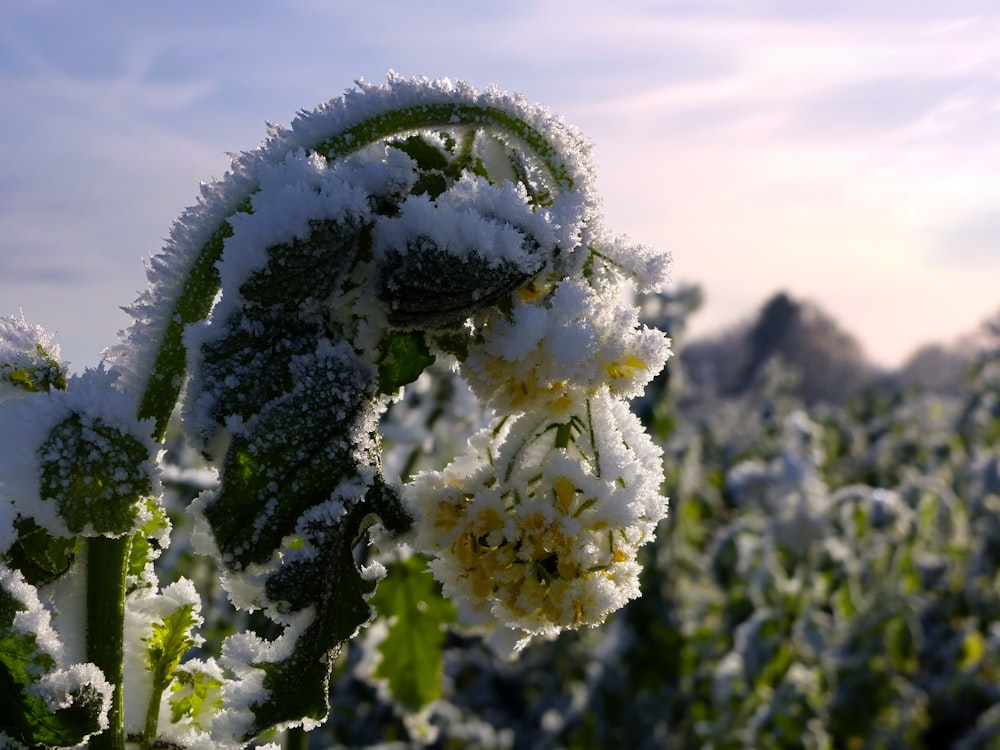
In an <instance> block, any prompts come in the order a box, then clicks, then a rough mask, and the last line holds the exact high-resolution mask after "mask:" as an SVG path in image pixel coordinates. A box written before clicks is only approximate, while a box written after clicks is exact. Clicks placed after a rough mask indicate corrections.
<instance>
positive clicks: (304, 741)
mask: <svg viewBox="0 0 1000 750" xmlns="http://www.w3.org/2000/svg"><path fill="white" fill-rule="evenodd" d="M308 747H309V736H308V735H307V734H306V730H305V729H303V728H302V727H292V728H291V729H289V730H288V731H286V732H285V750H306V748H308Z"/></svg>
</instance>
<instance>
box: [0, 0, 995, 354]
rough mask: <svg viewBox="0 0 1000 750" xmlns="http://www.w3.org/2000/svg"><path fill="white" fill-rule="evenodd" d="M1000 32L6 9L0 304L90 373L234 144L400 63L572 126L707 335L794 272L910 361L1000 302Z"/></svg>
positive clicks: (714, 4) (951, 14)
mask: <svg viewBox="0 0 1000 750" xmlns="http://www.w3.org/2000/svg"><path fill="white" fill-rule="evenodd" d="M998 39H1000V4H998V3H996V2H995V0H988V1H983V0H979V1H977V0H953V2H949V3H941V2H940V1H939V0H877V1H874V0H863V1H860V2H859V1H856V0H817V1H815V2H813V1H812V0H771V1H769V2H764V1H758V0H740V1H739V2H737V1H736V0H728V1H723V0H688V1H686V2H645V1H643V0H621V1H620V2H616V3H607V2H605V0H572V1H564V0H547V1H546V2H537V1H531V2H529V1H527V0H507V2H504V3H488V2H483V3H474V2H468V0H463V1H462V2H457V1H455V0H438V1H437V2H433V3H431V2H413V0H395V1H391V2H380V1H378V0H370V1H369V2H365V3H353V4H352V3H339V2H336V3H335V2H329V1H328V0H285V1H284V2H267V3H264V2H257V1H256V0H247V1H246V2H241V3H235V2H225V1H221V0H220V2H211V3H205V2H203V1H202V0H172V2H169V3H167V2H135V0H127V1H124V0H117V1H109V2H102V3H90V2H83V1H80V2H71V1H69V0H33V1H32V2H27V1H25V2H16V1H12V2H5V3H3V4H2V5H0V102H2V111H3V112H5V113H6V114H5V115H4V116H3V117H2V118H0V315H16V314H18V312H19V311H20V310H23V312H24V314H25V316H26V318H27V319H28V320H29V321H30V322H32V323H36V324H41V325H44V326H45V327H47V328H50V329H52V330H55V331H57V337H56V341H57V342H58V343H59V344H60V346H61V350H62V356H63V358H64V359H67V360H69V362H70V369H71V370H73V371H76V372H79V371H82V369H83V368H84V367H89V366H94V365H96V364H97V363H98V361H99V359H100V354H101V351H102V350H103V349H104V348H105V347H107V346H110V345H112V344H114V343H116V341H117V332H118V331H119V330H120V329H122V328H124V327H126V326H127V325H128V323H129V318H128V316H127V315H126V314H125V313H124V312H123V311H122V310H121V307H122V306H127V305H128V304H129V303H131V302H132V301H133V300H134V299H135V298H136V296H137V295H138V293H139V292H140V291H141V290H142V289H143V288H144V287H145V284H146V281H145V273H144V266H143V263H144V261H145V260H146V259H148V258H149V257H150V256H152V255H154V254H155V253H156V252H158V250H159V249H160V248H161V247H162V245H163V241H164V239H165V238H166V236H167V235H168V233H169V231H170V227H171V223H172V222H173V220H174V219H175V218H176V217H177V216H178V215H179V214H180V212H181V211H182V210H183V209H184V208H185V207H186V206H188V205H191V204H193V203H194V202H195V200H196V197H197V194H198V188H199V184H200V182H202V181H209V180H211V179H213V178H219V177H222V175H223V174H224V173H225V171H226V169H227V166H228V164H229V158H230V157H229V156H227V154H232V153H235V152H239V151H243V150H248V149H252V148H255V147H256V146H258V145H259V144H260V143H261V141H262V140H263V139H264V137H265V134H266V128H265V123H266V122H268V121H271V122H277V123H281V124H288V123H289V122H290V121H291V119H292V118H293V117H294V115H295V113H296V112H297V111H298V110H300V109H311V108H312V107H314V106H316V105H317V104H319V103H321V102H323V101H326V100H328V99H330V98H332V97H336V96H339V95H340V94H342V93H343V91H344V90H345V89H347V88H350V87H352V86H353V85H354V82H355V81H356V80H365V81H370V82H379V81H382V80H384V79H385V77H386V75H387V73H388V71H390V70H393V71H395V72H396V73H398V74H399V75H402V76H404V77H411V76H426V77H430V78H441V77H448V78H451V79H453V80H454V79H462V80H466V81H468V82H470V83H471V84H473V85H475V86H477V87H480V88H482V87H486V86H488V85H491V84H496V85H497V86H499V87H500V88H502V89H505V90H508V91H516V92H520V93H522V94H524V95H525V96H526V97H527V99H528V100H529V101H531V102H536V103H542V104H545V105H546V106H548V107H549V108H550V109H552V110H554V111H555V112H557V113H559V114H561V115H562V116H563V117H564V118H565V119H566V120H567V121H568V122H570V123H572V124H573V125H575V126H577V127H578V128H579V129H580V130H581V131H582V132H583V133H584V134H585V135H586V136H587V137H588V138H589V139H590V140H591V141H592V142H593V144H594V164H595V169H596V172H597V185H598V189H599V191H600V192H601V195H602V197H603V206H604V213H605V219H606V224H607V226H608V227H609V229H610V230H611V231H612V232H614V233H616V234H625V235H628V236H630V237H631V238H633V239H634V240H637V241H640V242H643V243H647V244H651V245H655V246H659V247H663V248H665V249H669V250H670V251H671V252H672V253H673V257H674V279H675V282H676V283H678V284H688V283H693V284H698V285H700V286H701V287H702V289H703V291H704V294H705V303H704V306H703V308H702V309H701V310H700V311H699V312H698V313H697V314H696V315H695V316H694V317H693V318H692V320H691V325H690V330H689V334H688V335H690V336H700V335H707V334H711V333H714V332H717V331H720V330H723V329H725V328H726V327H727V326H732V325H734V324H736V323H738V322H740V321H743V320H746V319H748V318H749V316H751V315H753V314H754V312H755V311H756V310H757V309H758V308H759V306H760V305H761V303H762V302H763V301H764V300H765V299H766V298H767V297H769V296H770V295H771V294H773V293H774V292H776V291H779V290H785V291H788V292H789V293H791V294H792V295H793V296H796V297H798V298H804V299H810V300H812V301H814V302H816V303H817V304H818V305H819V306H820V307H822V308H823V309H824V310H826V311H827V312H828V313H829V314H830V315H831V316H832V317H834V318H835V319H836V320H837V321H838V322H839V323H840V324H841V325H842V326H843V327H844V328H845V329H846V330H848V331H849V332H851V333H852V334H853V335H854V336H855V337H856V338H857V339H858V341H859V342H860V343H861V345H862V347H863V349H864V351H865V353H866V355H867V356H868V358H869V359H870V360H872V361H873V362H875V363H876V364H879V365H883V366H886V367H892V366H896V365H899V364H900V363H901V362H903V361H904V360H905V358H906V357H907V356H908V355H909V354H910V353H912V352H913V351H914V350H915V349H916V348H917V347H918V346H920V345H921V344H924V343H928V342H943V341H948V340H950V339H952V338H954V337H956V336H958V335H960V334H964V333H969V332H971V331H973V330H974V329H975V328H976V327H977V326H978V325H979V324H980V323H981V322H982V321H983V320H984V319H986V318H987V317H990V316H991V315H993V314H994V313H996V312H997V311H998V310H1000V44H997V40H998Z"/></svg>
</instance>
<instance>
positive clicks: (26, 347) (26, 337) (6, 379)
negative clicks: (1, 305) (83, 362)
mask: <svg viewBox="0 0 1000 750" xmlns="http://www.w3.org/2000/svg"><path fill="white" fill-rule="evenodd" d="M53 338H54V334H52V333H50V332H49V331H47V330H45V329H44V328H42V326H36V325H32V324H31V323H29V322H28V321H27V320H25V318H24V313H23V312H22V313H21V315H20V317H17V318H15V317H14V316H10V317H0V402H2V401H4V400H6V399H9V398H16V397H18V396H23V395H24V394H26V393H35V392H37V391H48V390H49V389H51V388H55V389H57V390H63V389H65V388H66V371H65V365H64V364H63V363H62V362H61V361H60V359H59V346H58V345H57V344H54V343H53Z"/></svg>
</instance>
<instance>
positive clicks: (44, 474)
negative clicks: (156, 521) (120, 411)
mask: <svg viewBox="0 0 1000 750" xmlns="http://www.w3.org/2000/svg"><path fill="white" fill-rule="evenodd" d="M38 453H39V457H40V458H41V492H40V494H41V496H42V497H43V498H54V499H55V501H56V502H57V503H58V505H59V514H60V516H61V517H62V518H63V520H64V521H65V522H66V526H67V527H68V528H69V530H70V531H71V532H73V533H74V534H79V533H81V532H83V531H85V530H89V533H91V534H93V533H97V534H125V533H127V532H130V531H131V530H132V527H133V525H134V523H135V520H136V518H137V514H138V502H139V499H140V498H143V497H147V496H149V495H150V494H151V493H152V489H153V488H152V481H151V480H150V476H149V473H148V459H149V455H148V453H147V449H146V446H145V445H143V443H142V442H141V441H139V440H137V439H136V438H135V437H133V436H132V435H129V434H127V433H124V432H122V431H121V430H119V429H118V428H117V427H114V426H112V425H109V424H107V423H106V422H104V421H103V420H102V419H100V418H96V419H93V420H89V419H88V420H84V419H83V418H82V417H81V416H80V415H78V414H73V415H71V416H69V417H67V418H66V419H64V420H63V421H62V422H60V423H59V424H57V425H56V426H55V427H53V428H52V430H51V431H50V432H49V435H48V437H47V438H46V440H45V442H43V443H42V445H41V447H40V448H39V451H38Z"/></svg>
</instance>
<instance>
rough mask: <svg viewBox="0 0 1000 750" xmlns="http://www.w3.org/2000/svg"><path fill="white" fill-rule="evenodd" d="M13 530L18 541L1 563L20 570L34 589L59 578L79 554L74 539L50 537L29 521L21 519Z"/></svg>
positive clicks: (77, 544) (30, 519)
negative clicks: (15, 531) (15, 530)
mask: <svg viewBox="0 0 1000 750" xmlns="http://www.w3.org/2000/svg"><path fill="white" fill-rule="evenodd" d="M14 526H15V528H16V529H17V540H16V541H15V542H14V544H13V545H11V548H10V549H9V550H7V554H6V556H5V558H4V562H6V563H7V565H8V566H9V567H11V568H15V569H16V570H20V571H21V574H22V575H23V576H24V579H25V580H26V581H27V582H28V583H30V584H31V585H33V586H44V585H45V584H47V583H52V581H54V580H56V579H57V578H59V577H61V576H62V575H63V574H64V573H65V572H66V571H68V570H69V568H70V566H71V565H72V564H73V559H74V558H75V557H76V554H77V552H79V551H80V540H79V539H78V538H77V537H70V538H68V539H67V538H65V537H55V536H52V535H51V534H49V533H48V532H47V531H46V530H45V529H43V528H42V527H41V526H38V525H37V524H36V523H35V521H34V519H32V518H22V519H20V520H19V521H17V522H16V523H15V524H14Z"/></svg>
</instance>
